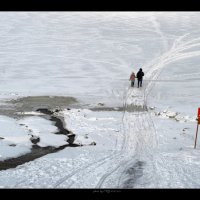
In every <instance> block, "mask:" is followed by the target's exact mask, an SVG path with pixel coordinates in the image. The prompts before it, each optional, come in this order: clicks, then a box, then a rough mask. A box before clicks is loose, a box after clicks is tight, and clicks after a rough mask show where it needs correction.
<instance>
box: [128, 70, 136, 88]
mask: <svg viewBox="0 0 200 200" xmlns="http://www.w3.org/2000/svg"><path fill="white" fill-rule="evenodd" d="M129 80H130V81H131V87H134V83H135V73H134V72H132V73H131V75H130V79H129Z"/></svg>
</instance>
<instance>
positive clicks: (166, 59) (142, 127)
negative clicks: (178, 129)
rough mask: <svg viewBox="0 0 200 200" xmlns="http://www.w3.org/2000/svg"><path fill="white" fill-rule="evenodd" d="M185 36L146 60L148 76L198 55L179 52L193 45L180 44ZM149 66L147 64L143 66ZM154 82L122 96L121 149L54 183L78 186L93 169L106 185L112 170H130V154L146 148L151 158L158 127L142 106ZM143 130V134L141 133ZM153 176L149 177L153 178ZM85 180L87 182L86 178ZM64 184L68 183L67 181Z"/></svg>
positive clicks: (153, 75) (149, 160)
mask: <svg viewBox="0 0 200 200" xmlns="http://www.w3.org/2000/svg"><path fill="white" fill-rule="evenodd" d="M184 37H185V36H182V37H180V38H178V39H177V40H176V41H175V42H174V45H173V46H172V48H171V49H170V50H169V51H168V52H166V53H164V54H163V55H161V56H160V57H158V58H156V59H155V60H153V61H152V62H151V63H148V64H147V65H149V68H150V70H149V71H148V72H147V73H146V77H147V78H148V79H149V80H156V79H157V78H158V77H159V75H160V73H161V71H162V69H163V67H164V66H166V64H168V63H171V62H173V61H175V60H177V59H182V58H183V57H184V58H186V57H188V56H196V55H197V54H198V53H199V52H197V53H194V52H193V53H190V54H187V55H185V54H181V53H180V52H181V51H183V50H186V49H189V48H190V47H191V45H190V46H188V47H187V46H185V47H184V45H182V46H180V45H179V46H178V45H177V44H178V43H180V44H181V40H183V38H184ZM172 55H173V56H172ZM147 65H146V66H147ZM146 66H144V68H145V67H146ZM154 84H155V82H153V81H149V83H147V85H146V86H144V89H142V90H140V91H139V92H138V90H137V92H136V90H135V88H134V89H133V90H132V88H130V87H129V88H128V90H127V92H126V94H125V95H124V98H123V99H124V101H123V107H124V112H123V117H122V123H123V132H124V137H123V140H122V144H121V150H120V151H119V152H118V153H116V154H115V153H113V154H110V155H109V156H107V157H106V158H104V159H100V160H98V161H96V162H95V163H93V164H92V163H89V164H88V165H87V166H84V167H83V168H81V169H77V170H76V171H74V172H73V173H72V174H71V175H68V176H66V177H64V178H63V179H61V180H60V181H59V182H58V183H57V184H56V185H55V187H58V186H61V185H62V184H63V183H65V182H66V181H68V182H69V181H70V180H71V182H70V183H69V184H68V187H72V186H74V187H75V188H76V187H77V182H76V180H78V177H85V176H86V175H87V176H88V175H89V174H90V173H91V174H92V176H94V174H97V175H99V177H100V178H99V180H98V183H97V184H96V186H95V187H97V188H101V187H103V186H104V183H106V180H108V179H109V177H110V176H112V174H113V173H116V171H121V172H124V170H125V171H127V170H128V166H130V160H129V158H130V157H131V156H133V155H135V156H137V157H139V158H140V154H144V153H145V152H147V150H150V151H149V152H148V154H149V157H148V158H147V157H146V158H145V159H147V162H151V161H152V155H151V154H152V146H151V144H155V145H153V146H156V144H157V143H158V141H157V138H156V130H155V126H154V124H153V121H152V118H151V116H150V114H149V113H148V112H147V111H145V110H144V112H143V113H142V112H141V110H140V108H141V107H142V108H143V109H144V108H146V106H147V97H148V95H149V92H150V91H151V89H152V88H153V86H154ZM131 97H133V98H131ZM130 100H131V104H128V101H130ZM129 107H133V109H135V112H134V113H132V114H131V115H132V116H134V117H133V119H132V120H130V119H129V115H128V111H127V109H128V108H129ZM132 123H133V124H134V129H135V132H136V133H138V135H134V134H132V132H131V130H132V129H133V127H132V125H131V124H132ZM141 132H143V135H141V134H139V133H141ZM133 135H134V137H133ZM152 135H153V137H152ZM134 142H136V146H135V147H134V146H133V143H134ZM161 163H163V162H161ZM157 164H158V163H157ZM122 165H123V167H122ZM108 166H112V167H111V168H110V169H109V170H106V173H104V174H103V176H102V174H101V175H100V174H99V173H101V172H100V171H101V170H100V167H101V168H102V169H104V170H105V169H106V167H108ZM152 169H155V164H153V163H152ZM122 174H123V173H121V174H120V179H122V176H123V175H122ZM84 175H85V176H84ZM152 176H153V175H152ZM152 176H150V177H149V180H151V179H152ZM69 178H70V180H69ZM72 178H73V179H72ZM87 178H88V179H90V178H91V177H90V176H89V177H87ZM120 179H119V181H118V186H119V185H120V184H121V185H123V183H120V182H121V181H120ZM82 181H83V183H84V181H85V179H84V180H82ZM93 185H95V184H93ZM64 186H66V185H65V184H64ZM78 187H81V183H79V184H78Z"/></svg>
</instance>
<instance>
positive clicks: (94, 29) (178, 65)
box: [0, 12, 200, 189]
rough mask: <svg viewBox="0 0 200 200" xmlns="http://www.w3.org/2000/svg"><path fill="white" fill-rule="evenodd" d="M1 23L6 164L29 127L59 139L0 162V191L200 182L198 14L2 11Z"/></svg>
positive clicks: (0, 122)
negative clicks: (134, 77)
mask: <svg viewBox="0 0 200 200" xmlns="http://www.w3.org/2000/svg"><path fill="white" fill-rule="evenodd" d="M0 26H1V29H0V43H1V45H0V54H1V59H0V169H1V165H3V161H6V160H8V159H10V158H16V159H17V158H18V157H19V156H23V155H26V154H28V153H30V152H31V151H32V145H33V144H32V142H31V140H30V137H31V135H32V136H34V137H39V138H40V141H39V142H38V143H37V145H38V146H39V147H40V148H41V149H43V148H44V149H45V148H47V147H48V148H49V147H52V148H58V147H62V149H61V150H59V151H57V152H54V153H52V152H51V153H46V155H43V156H40V157H39V158H36V159H32V160H31V159H30V161H29V162H25V163H23V164H21V165H18V166H16V167H10V168H9V167H8V168H7V169H6V170H0V187H1V188H120V189H122V188H200V170H199V165H200V142H199V140H198V141H197V148H196V149H194V148H193V147H194V138H195V131H196V123H197V122H196V116H197V108H198V107H200V104H199V98H200V93H199V88H200V79H199V75H200V68H199V63H200V36H199V35H200V13H198V12H1V13H0ZM139 68H142V69H143V71H144V73H145V76H144V81H143V87H142V88H137V87H134V88H131V87H130V82H129V80H128V79H129V76H130V73H131V72H132V71H134V72H135V73H137V71H138V70H139ZM136 83H137V82H136ZM136 83H135V85H137V84H136ZM27 97H28V98H27ZM71 97H72V98H74V99H71V100H70V99H69V98H71ZM65 98H66V99H65ZM38 108H47V109H51V110H52V109H53V110H54V111H55V110H56V109H58V112H55V113H54V117H56V116H57V117H62V118H63V124H64V126H65V128H67V129H68V130H69V131H71V132H72V133H74V134H75V141H74V145H75V146H69V145H68V142H67V137H66V135H63V134H56V133H57V132H58V127H57V125H56V123H53V122H52V121H50V120H49V118H48V116H46V115H45V114H43V113H41V112H37V109H38Z"/></svg>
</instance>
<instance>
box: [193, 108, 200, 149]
mask: <svg viewBox="0 0 200 200" xmlns="http://www.w3.org/2000/svg"><path fill="white" fill-rule="evenodd" d="M199 124H200V108H198V114H197V131H196V137H195V144H194V149H196V145H197V134H198V128H199Z"/></svg>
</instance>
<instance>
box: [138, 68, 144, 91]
mask: <svg viewBox="0 0 200 200" xmlns="http://www.w3.org/2000/svg"><path fill="white" fill-rule="evenodd" d="M143 76H144V72H143V71H142V68H140V70H139V71H138V73H137V79H138V88H139V87H142V79H143Z"/></svg>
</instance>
